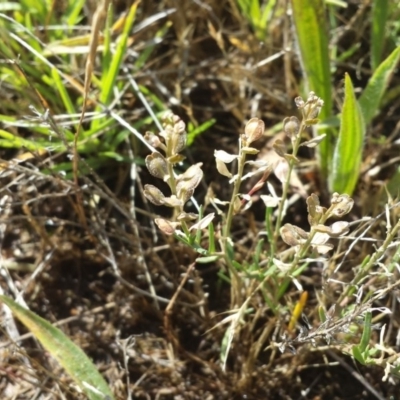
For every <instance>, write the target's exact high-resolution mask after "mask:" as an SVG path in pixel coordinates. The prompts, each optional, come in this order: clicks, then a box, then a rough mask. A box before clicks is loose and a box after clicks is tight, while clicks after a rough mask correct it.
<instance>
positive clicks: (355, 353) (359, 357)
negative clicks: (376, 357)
mask: <svg viewBox="0 0 400 400" xmlns="http://www.w3.org/2000/svg"><path fill="white" fill-rule="evenodd" d="M352 353H353V357H354V358H355V359H356V360H357V361H358V362H359V363H360V364H362V365H365V360H364V356H363V355H362V352H361V351H360V348H359V347H358V346H353V348H352Z"/></svg>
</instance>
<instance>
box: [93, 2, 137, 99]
mask: <svg viewBox="0 0 400 400" xmlns="http://www.w3.org/2000/svg"><path fill="white" fill-rule="evenodd" d="M138 4H139V3H138V2H135V3H134V4H133V5H132V6H131V8H130V10H129V13H128V15H127V17H126V21H125V25H124V29H123V32H122V34H121V36H120V38H119V41H118V44H117V47H116V49H115V53H114V56H113V58H112V61H111V65H110V69H109V71H108V73H107V74H105V75H104V78H103V79H102V92H101V95H100V101H101V102H102V103H104V104H109V102H110V100H111V96H112V94H113V88H114V84H115V81H116V79H117V76H118V72H119V70H120V68H121V64H122V60H123V57H124V54H125V51H126V46H127V44H128V37H129V34H130V32H131V28H132V25H133V22H134V20H135V16H136V9H137V6H138Z"/></svg>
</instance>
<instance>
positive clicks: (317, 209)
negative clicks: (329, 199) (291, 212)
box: [307, 193, 326, 226]
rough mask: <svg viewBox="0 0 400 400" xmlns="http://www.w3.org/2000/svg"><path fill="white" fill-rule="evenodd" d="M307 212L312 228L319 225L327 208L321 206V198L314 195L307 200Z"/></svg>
mask: <svg viewBox="0 0 400 400" xmlns="http://www.w3.org/2000/svg"><path fill="white" fill-rule="evenodd" d="M307 211H308V222H309V224H310V225H311V226H315V225H317V224H318V223H319V221H320V220H321V217H322V216H323V215H324V214H325V212H326V208H324V207H321V206H320V205H319V198H318V196H317V195H316V194H314V193H313V194H312V195H311V196H309V197H308V198H307Z"/></svg>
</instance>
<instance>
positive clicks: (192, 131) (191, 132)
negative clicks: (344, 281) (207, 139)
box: [186, 118, 216, 147]
mask: <svg viewBox="0 0 400 400" xmlns="http://www.w3.org/2000/svg"><path fill="white" fill-rule="evenodd" d="M215 122H216V119H214V118H213V119H210V120H208V121H206V122H204V123H202V124H201V125H200V126H198V127H197V128H194V127H193V126H191V124H189V127H188V128H189V129H188V133H187V141H186V146H187V147H190V146H191V145H192V144H193V142H194V140H195V139H196V138H197V136H199V135H200V134H202V133H203V132H205V131H206V130H207V129H208V128H210V127H211V126H213V125H214V124H215Z"/></svg>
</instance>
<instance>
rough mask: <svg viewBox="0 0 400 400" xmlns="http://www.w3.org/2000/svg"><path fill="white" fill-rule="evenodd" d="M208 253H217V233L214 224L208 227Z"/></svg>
mask: <svg viewBox="0 0 400 400" xmlns="http://www.w3.org/2000/svg"><path fill="white" fill-rule="evenodd" d="M208 252H209V253H210V254H213V253H215V232H214V224H213V223H212V222H211V224H210V225H208Z"/></svg>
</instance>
